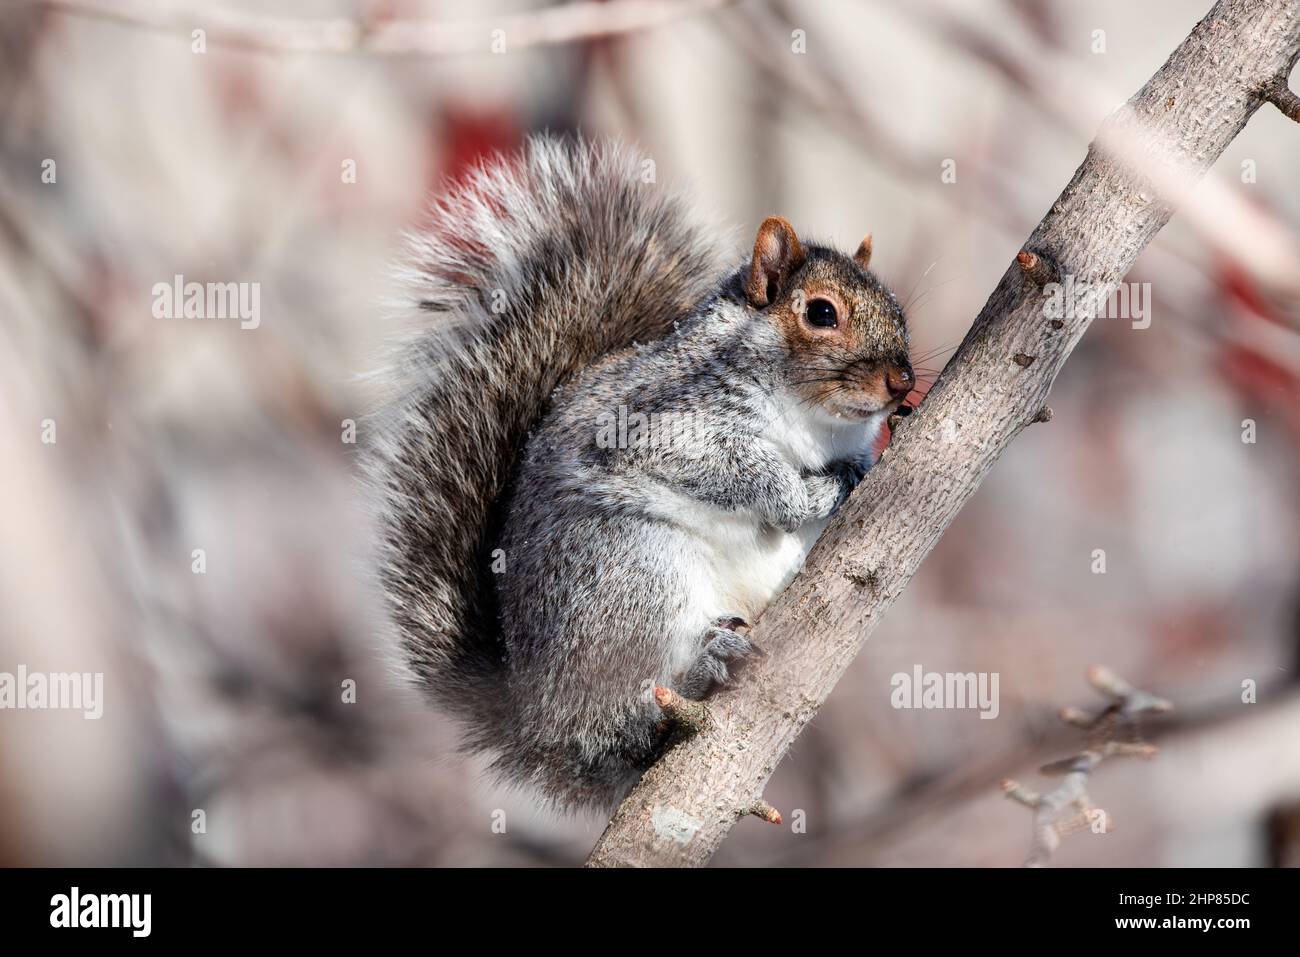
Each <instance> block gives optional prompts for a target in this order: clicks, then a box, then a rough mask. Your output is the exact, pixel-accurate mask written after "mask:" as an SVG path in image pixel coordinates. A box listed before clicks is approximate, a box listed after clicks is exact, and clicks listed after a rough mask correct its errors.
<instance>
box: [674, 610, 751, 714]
mask: <svg viewBox="0 0 1300 957" xmlns="http://www.w3.org/2000/svg"><path fill="white" fill-rule="evenodd" d="M762 653H763V651H762V649H761V648H759V647H758V645H756V644H754V642H752V641H750V640H749V639H748V638H746V637H745V636H744V635H742V634H739V633H738V632H735V631H732V630H730V629H728V628H710V629H709V630H708V631H707V632H705V640H704V648H703V649H702V650H701V651H700V654H699V656H698V657H697V658H696V659H695V661H694V662H693V663H692V664H691V666H690V668H688V669H687V670H686V674H685V675H684V676H683V677H682V680H681V682H680V684H679V686H678V688H677V691H678V693H679V694H681V695H682V697H684V698H692V699H694V700H697V701H698V700H699V699H701V698H703V697H705V696H706V695H707V694H708V693H709V692H710V691H711V690H713V689H714V688H715V687H717V686H719V685H725V684H726V683H727V682H728V681H729V680H731V675H732V673H733V672H734V671H735V670H736V669H737V668H738V667H739V666H740V665H741V664H742V663H743V662H744V661H746V660H747V659H749V658H755V657H757V656H759V655H761V654H762Z"/></svg>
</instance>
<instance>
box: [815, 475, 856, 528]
mask: <svg viewBox="0 0 1300 957" xmlns="http://www.w3.org/2000/svg"><path fill="white" fill-rule="evenodd" d="M803 487H804V489H805V490H806V491H807V492H808V520H809V521H811V520H812V519H818V518H825V517H826V516H828V515H830V513H831V512H833V511H835V509H837V508H838V507H839V504H840V503H841V502H843V501H844V500H845V499H846V498H848V496H849V492H851V491H853V487H852V486H851V485H848V484H847V482H846V480H845V478H844V477H843V476H842V475H840V474H839V473H838V472H832V473H830V474H828V475H805V476H804V479H803Z"/></svg>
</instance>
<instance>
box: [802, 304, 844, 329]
mask: <svg viewBox="0 0 1300 957" xmlns="http://www.w3.org/2000/svg"><path fill="white" fill-rule="evenodd" d="M804 317H805V318H806V319H807V320H808V325H810V326H820V327H821V328H823V329H834V328H835V327H836V326H837V325H839V322H840V317H839V315H838V314H837V313H836V312H835V306H834V305H833V304H832V303H831V302H830V301H829V300H826V299H809V300H808V306H807V309H806V310H805V311H804Z"/></svg>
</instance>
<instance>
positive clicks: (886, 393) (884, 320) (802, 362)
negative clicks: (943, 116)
mask: <svg viewBox="0 0 1300 957" xmlns="http://www.w3.org/2000/svg"><path fill="white" fill-rule="evenodd" d="M870 261H871V237H870V236H867V237H866V238H865V239H863V240H862V244H861V245H860V246H858V250H857V252H856V253H854V254H853V255H852V256H846V255H844V254H843V253H840V252H837V251H835V250H833V249H828V248H826V247H823V246H816V245H812V244H807V245H804V244H802V243H800V242H799V237H798V236H796V235H795V231H794V227H793V226H791V225H790V224H789V223H788V222H787V221H786V220H784V219H782V218H781V217H780V216H769V217H768V218H767V219H765V220H763V225H762V226H760V227H759V230H758V238H757V239H756V240H755V242H754V258H753V260H752V262H751V263H750V266H749V269H748V272H747V273H745V274H744V276H743V280H744V295H745V300H746V302H747V303H748V305H749V307H750V308H751V309H753V310H756V311H757V312H759V313H760V314H761V315H763V316H764V317H765V318H766V319H767V320H768V321H769V322H771V323H772V324H773V326H774V327H775V329H776V331H777V333H778V334H779V335H780V336H781V337H782V339H783V340H784V342H785V343H786V346H787V348H788V368H787V370H786V372H787V378H788V381H789V383H790V386H791V388H792V389H793V390H794V392H795V393H796V395H797V396H798V397H799V398H800V399H801V400H804V401H807V402H809V403H810V404H816V405H818V406H820V407H821V408H823V409H825V410H826V411H828V412H830V413H832V414H835V415H838V416H843V417H846V418H867V417H868V416H870V415H872V414H874V413H878V412H881V411H885V410H888V411H893V410H894V409H896V408H898V406H899V405H900V404H902V402H903V400H904V399H905V398H906V397H907V394H908V393H909V392H911V391H912V389H913V387H914V386H915V385H916V377H915V375H914V374H913V372H912V366H911V363H910V362H909V361H908V343H907V322H906V320H905V318H904V316H903V310H902V308H901V307H900V306H899V305H898V300H897V299H895V298H894V294H893V293H892V292H890V291H889V289H887V288H886V287H885V286H884V284H883V283H881V282H880V281H879V280H878V279H876V277H875V276H873V275H872V274H871V273H870V272H868V271H867V266H868V264H869V263H870Z"/></svg>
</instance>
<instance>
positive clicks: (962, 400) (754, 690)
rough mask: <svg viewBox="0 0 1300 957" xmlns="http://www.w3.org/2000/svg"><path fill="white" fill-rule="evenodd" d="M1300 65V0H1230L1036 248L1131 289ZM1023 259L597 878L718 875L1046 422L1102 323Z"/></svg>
mask: <svg viewBox="0 0 1300 957" xmlns="http://www.w3.org/2000/svg"><path fill="white" fill-rule="evenodd" d="M1298 53H1300V0H1221V2H1219V3H1217V4H1216V5H1215V6H1214V8H1213V9H1212V10H1211V11H1210V13H1209V14H1208V15H1207V16H1206V17H1205V19H1203V20H1202V21H1201V22H1200V23H1198V24H1197V25H1196V27H1195V28H1194V29H1193V30H1192V32H1191V34H1190V35H1189V36H1188V37H1187V39H1186V40H1185V41H1183V43H1182V44H1181V45H1180V46H1179V47H1178V48H1177V49H1176V50H1175V51H1174V52H1173V54H1172V55H1171V56H1170V57H1169V59H1168V61H1167V62H1166V63H1165V64H1164V66H1163V67H1161V69H1160V70H1159V71H1158V72H1157V73H1156V74H1155V76H1153V77H1152V78H1151V80H1150V81H1148V82H1147V84H1146V85H1145V86H1144V87H1143V88H1142V89H1141V90H1140V91H1139V92H1138V93H1137V94H1136V95H1135V96H1134V97H1133V98H1132V99H1131V100H1129V102H1128V103H1127V104H1126V105H1125V106H1124V107H1122V108H1121V109H1120V110H1118V111H1117V112H1116V113H1115V114H1114V115H1112V116H1111V117H1110V118H1109V119H1107V121H1106V123H1105V124H1104V125H1103V128H1102V130H1101V132H1100V133H1099V135H1098V137H1097V139H1096V140H1095V141H1094V143H1093V145H1092V147H1091V148H1090V149H1089V151H1088V155H1087V157H1086V158H1085V160H1084V162H1083V164H1082V165H1081V166H1080V167H1079V169H1078V171H1077V172H1076V173H1075V175H1074V178H1073V179H1072V180H1071V181H1070V184H1069V185H1068V186H1067V187H1066V188H1065V190H1064V191H1063V192H1062V193H1061V195H1060V197H1059V198H1058V199H1057V200H1056V202H1055V203H1053V204H1052V207H1051V209H1050V210H1049V211H1048V213H1047V215H1046V216H1045V217H1044V218H1043V220H1042V222H1041V223H1039V225H1038V227H1037V228H1036V229H1035V230H1034V232H1033V234H1032V235H1031V236H1030V237H1029V239H1028V240H1027V241H1026V242H1025V244H1024V249H1026V250H1029V251H1032V252H1033V253H1035V254H1036V255H1037V257H1038V258H1040V259H1044V260H1046V261H1047V262H1048V263H1049V264H1050V265H1052V266H1054V268H1055V270H1056V273H1057V275H1060V276H1065V275H1067V274H1068V275H1071V276H1073V277H1074V279H1075V281H1076V282H1079V281H1087V282H1089V283H1115V282H1118V281H1120V280H1121V279H1122V278H1123V277H1124V275H1125V274H1126V273H1127V271H1128V269H1129V268H1130V267H1131V266H1132V264H1133V261H1134V260H1135V259H1136V258H1137V255H1138V253H1139V252H1140V251H1141V250H1142V249H1143V247H1144V246H1146V244H1147V243H1148V242H1150V240H1151V238H1152V237H1153V236H1154V235H1155V234H1156V232H1158V231H1159V230H1160V228H1161V227H1162V226H1164V224H1165V223H1166V222H1168V220H1169V218H1170V216H1171V215H1172V213H1173V207H1172V202H1171V199H1170V196H1169V193H1170V190H1169V189H1168V188H1167V186H1168V184H1169V183H1170V181H1171V175H1172V176H1173V177H1175V178H1178V177H1182V178H1183V181H1186V178H1187V177H1193V178H1195V177H1199V176H1201V175H1202V174H1204V172H1205V171H1206V170H1207V169H1208V168H1209V166H1210V165H1211V164H1212V163H1213V162H1214V161H1215V160H1216V159H1217V158H1218V157H1219V155H1220V154H1221V153H1222V152H1223V151H1224V149H1225V148H1226V147H1227V146H1228V144H1229V143H1230V142H1232V140H1233V138H1234V137H1235V136H1236V135H1237V133H1238V132H1240V131H1241V129H1242V128H1243V127H1244V126H1245V125H1246V122H1247V120H1248V119H1249V118H1250V117H1251V115H1252V114H1253V113H1254V112H1255V110H1257V109H1258V108H1259V107H1260V105H1261V104H1262V103H1264V102H1265V101H1266V100H1268V101H1276V100H1277V99H1278V97H1276V95H1275V91H1276V90H1277V88H1278V87H1277V84H1278V82H1279V81H1281V82H1285V81H1286V79H1287V77H1288V76H1289V75H1290V72H1291V69H1292V67H1293V66H1294V64H1295V62H1296V58H1297V55H1298ZM1121 146H1122V149H1121ZM1117 149H1118V150H1120V152H1122V153H1123V155H1124V159H1123V160H1121V159H1119V158H1118V156H1117V155H1116V150H1117ZM1139 169H1141V170H1143V171H1144V172H1138V170H1139ZM1148 173H1149V174H1150V175H1147V174H1148ZM1157 184H1158V185H1159V187H1160V188H1159V189H1158V188H1157ZM1174 192H1175V193H1176V194H1177V195H1182V193H1183V191H1181V190H1176V191H1174ZM1017 252H1019V250H1017V249H1008V250H1007V259H1008V263H1009V267H1008V269H1007V271H1006V273H1005V274H1004V275H1003V277H1002V280H1001V282H999V284H998V286H997V288H996V289H995V290H994V292H993V294H992V295H991V296H990V297H989V300H988V302H987V303H986V304H985V306H984V308H983V310H982V311H981V312H980V314H979V316H978V317H977V318H976V320H975V322H974V324H973V325H972V326H971V329H970V331H969V333H968V334H967V336H966V338H965V340H964V341H963V342H962V344H961V346H960V348H959V349H958V351H957V353H956V354H955V355H954V356H953V358H952V360H951V361H950V362H949V363H948V365H947V367H946V368H945V369H944V372H943V374H942V375H941V376H940V378H939V380H938V382H937V383H936V384H935V386H934V388H933V389H932V390H931V391H930V394H929V395H928V396H927V398H926V399H925V401H924V402H923V403H922V404H921V407H920V408H919V410H918V411H917V413H916V414H915V415H913V416H912V417H911V418H909V419H907V420H906V421H905V422H904V423H903V424H902V426H901V428H900V429H899V430H898V432H897V434H896V435H895V436H894V439H893V442H892V444H891V446H890V448H889V449H888V450H887V452H886V454H885V456H884V458H883V459H882V461H881V462H880V463H879V464H878V465H877V466H876V467H875V468H874V469H872V471H871V472H870V473H869V474H868V476H867V478H866V480H865V481H864V482H863V483H862V484H861V485H860V486H859V487H858V489H857V491H856V492H855V493H854V494H853V495H852V496H851V497H850V499H849V501H848V502H846V503H845V505H844V507H843V508H841V510H840V511H839V513H838V515H837V516H836V517H835V519H834V520H833V521H832V523H831V524H830V526H829V527H828V528H827V530H826V533H825V534H824V535H823V536H822V538H821V540H820V541H819V542H818V543H817V545H816V547H815V548H814V549H813V551H812V553H811V554H810V555H809V557H808V561H807V563H806V565H805V567H804V570H803V572H802V573H801V574H800V575H799V576H798V577H797V578H796V579H795V581H794V582H793V583H792V584H791V586H790V587H789V588H788V589H787V590H786V592H785V593H784V594H782V595H781V596H780V597H779V598H778V599H777V601H776V602H775V603H773V605H772V606H771V607H770V608H769V609H768V610H767V611H766V612H765V613H764V614H763V616H762V618H761V619H760V621H759V622H758V624H757V627H756V629H755V631H754V634H753V637H754V638H755V640H756V641H757V642H758V643H759V644H760V645H761V646H762V647H763V648H764V649H765V650H766V652H767V657H766V658H764V659H762V660H760V661H758V662H756V663H755V664H754V665H753V666H751V667H750V668H749V669H748V673H747V674H746V675H745V676H744V677H743V679H742V680H741V681H740V682H738V683H737V685H736V686H735V687H734V688H733V689H730V690H728V691H727V692H724V693H723V694H721V695H719V696H718V697H717V698H715V699H714V700H713V702H712V703H711V711H712V715H711V719H710V721H709V723H708V725H707V726H706V727H705V728H704V730H703V731H701V732H700V733H699V734H697V735H695V736H694V737H692V738H690V739H688V740H686V741H685V742H683V743H682V744H679V745H678V746H677V747H675V748H674V749H673V750H672V751H670V752H669V753H668V754H666V755H665V756H664V757H663V758H662V759H661V760H660V761H659V762H658V763H657V764H656V765H655V766H654V767H652V768H651V769H650V771H649V772H648V773H647V774H646V775H645V777H644V778H643V779H642V781H641V783H640V784H639V785H638V786H637V788H636V789H635V790H634V791H633V792H632V794H631V795H630V796H629V797H628V798H627V799H626V800H625V801H624V802H623V804H622V805H621V806H620V807H619V808H618V809H617V811H616V812H615V814H614V816H613V818H612V819H611V821H610V823H609V826H608V827H607V828H606V830H605V832H604V834H603V835H602V836H601V838H600V840H599V841H598V842H597V844H596V847H595V849H594V850H593V852H592V854H591V858H590V860H589V861H588V864H589V866H690V865H702V864H705V863H707V862H708V860H709V859H710V858H711V857H712V856H713V853H714V852H715V851H716V850H717V848H718V846H719V844H721V842H722V841H723V839H724V838H725V837H726V836H727V834H728V832H729V831H730V830H731V828H732V826H733V825H734V824H735V823H736V821H737V820H738V819H739V818H740V817H742V816H744V815H745V814H747V813H749V812H750V810H751V809H752V808H753V807H755V806H756V805H758V804H759V802H760V801H761V799H762V794H763V788H764V786H765V785H766V783H767V780H768V778H769V777H770V776H771V774H772V771H773V770H774V768H775V767H776V765H777V762H779V761H780V760H781V757H782V756H783V755H784V754H785V752H786V750H787V749H788V748H789V747H790V745H791V743H792V742H793V741H794V739H795V738H796V737H797V736H798V734H799V732H800V731H801V730H802V729H803V727H804V725H806V724H807V723H808V721H809V720H811V719H812V717H813V716H814V715H815V714H816V713H817V710H818V709H819V708H820V707H821V705H822V703H823V702H824V701H825V700H826V697H827V696H828V695H829V694H830V692H831V689H832V688H833V687H834V686H835V683H836V682H837V681H838V680H839V678H840V676H841V675H842V674H843V673H844V670H845V669H846V668H847V667H848V666H849V664H850V663H851V662H852V661H853V659H854V658H855V657H856V656H857V654H858V652H859V651H860V650H861V648H862V646H863V644H864V643H865V642H866V640H867V638H868V637H869V636H870V634H871V632H872V631H873V630H874V628H875V626H876V625H877V624H878V623H879V621H880V619H881V616H882V615H883V614H884V613H885V611H886V610H887V609H888V608H889V606H890V605H891V604H892V603H893V601H894V599H895V598H896V597H897V596H898V595H899V593H900V592H901V591H902V589H903V587H904V586H905V585H906V584H907V582H908V581H909V580H910V579H911V577H912V576H913V575H914V574H915V573H916V570H917V568H918V567H919V566H920V564H921V561H922V560H923V559H924V558H925V556H926V555H927V554H928V553H929V551H930V549H931V548H933V547H934V544H935V542H936V541H937V540H938V538H939V536H940V535H941V534H942V532H943V530H944V529H945V528H946V527H947V526H948V524H949V522H951V521H952V519H953V517H954V516H955V515H956V514H957V512H958V511H959V510H960V509H961V507H962V505H963V504H965V502H966V500H967V499H969V498H970V497H971V495H973V494H974V492H975V489H976V488H978V487H979V483H980V481H981V480H982V479H983V477H984V475H985V474H986V473H987V472H988V471H989V469H990V468H991V467H992V465H993V463H994V461H995V460H996V459H997V457H998V455H999V454H1001V452H1002V450H1003V449H1005V448H1006V447H1007V445H1008V444H1009V443H1010V442H1011V440H1012V439H1014V438H1015V437H1016V436H1017V435H1018V434H1019V433H1020V431H1021V430H1022V429H1024V428H1025V427H1026V426H1027V425H1029V424H1031V423H1032V422H1034V421H1036V420H1039V421H1041V420H1042V419H1041V418H1040V413H1042V412H1043V411H1044V409H1045V406H1044V403H1045V402H1046V399H1047V395H1048V392H1049V390H1050V388H1051V386H1052V382H1053V381H1054V379H1055V378H1056V375H1057V373H1058V372H1059V371H1060V369H1061V367H1062V365H1063V364H1064V363H1065V360H1066V358H1067V357H1068V356H1069V354H1070V352H1071V350H1072V349H1073V348H1074V346H1075V344H1076V343H1077V342H1078V341H1079V338H1080V337H1081V336H1082V335H1083V333H1084V331H1085V330H1086V329H1087V327H1088V325H1089V322H1090V320H1089V319H1088V318H1086V317H1076V318H1065V319H1063V320H1055V321H1054V320H1052V319H1049V318H1047V317H1046V316H1045V315H1044V310H1043V293H1042V290H1041V289H1040V288H1039V286H1038V285H1037V283H1036V282H1035V277H1037V278H1038V279H1041V278H1042V275H1041V269H1038V268H1037V267H1036V266H1035V268H1034V269H1030V268H1028V267H1026V266H1025V265H1023V264H1022V262H1017V261H1016V260H1015V258H1014V257H1015V256H1016V253H1017ZM1023 258H1024V257H1022V260H1023ZM1043 418H1045V417H1043Z"/></svg>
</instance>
